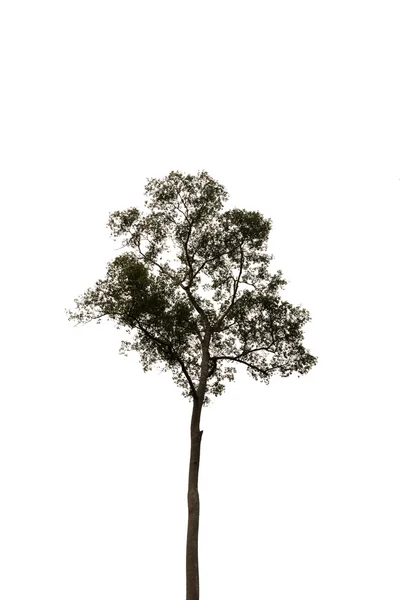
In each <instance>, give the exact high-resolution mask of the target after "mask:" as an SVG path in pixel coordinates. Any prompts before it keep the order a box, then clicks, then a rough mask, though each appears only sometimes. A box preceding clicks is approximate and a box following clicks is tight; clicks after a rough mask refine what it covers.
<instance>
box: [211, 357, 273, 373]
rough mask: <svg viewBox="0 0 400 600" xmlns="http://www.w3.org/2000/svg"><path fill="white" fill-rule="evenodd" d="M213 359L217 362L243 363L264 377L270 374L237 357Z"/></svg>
mask: <svg viewBox="0 0 400 600" xmlns="http://www.w3.org/2000/svg"><path fill="white" fill-rule="evenodd" d="M239 356H240V355H239ZM213 359H215V361H217V360H234V361H236V362H239V363H242V364H244V365H247V366H248V367H250V368H251V369H254V370H255V371H258V372H259V373H262V374H263V375H267V374H268V370H266V369H262V368H261V367H257V366H256V365H252V364H251V363H249V362H247V361H245V360H242V359H241V358H239V357H237V356H214V357H213Z"/></svg>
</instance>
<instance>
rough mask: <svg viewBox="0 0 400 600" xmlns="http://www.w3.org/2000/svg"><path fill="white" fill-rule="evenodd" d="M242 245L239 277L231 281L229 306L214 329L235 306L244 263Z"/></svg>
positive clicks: (241, 248) (241, 247)
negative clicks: (231, 289) (231, 288)
mask: <svg viewBox="0 0 400 600" xmlns="http://www.w3.org/2000/svg"><path fill="white" fill-rule="evenodd" d="M243 244H244V242H241V244H240V267H239V275H238V278H237V279H233V280H234V282H235V283H234V285H233V295H232V300H231V303H230V305H229V306H228V308H227V309H226V311H225V312H224V313H223V315H222V316H221V317H220V318H219V319H218V320H217V323H216V327H218V326H219V325H220V324H221V323H222V322H223V320H224V319H225V317H226V316H227V315H228V313H229V312H230V311H231V310H232V307H233V305H234V304H235V300H236V294H237V291H238V288H239V282H240V277H241V276H242V271H243V262H244V252H243Z"/></svg>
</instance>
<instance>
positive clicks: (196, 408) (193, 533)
mask: <svg viewBox="0 0 400 600" xmlns="http://www.w3.org/2000/svg"><path fill="white" fill-rule="evenodd" d="M200 414H201V404H200V403H199V402H198V401H194V402H193V412H192V422H191V427H190V465H189V485H188V497H187V499H188V530H187V543H186V600H199V553H198V539H199V517H200V500H199V490H198V480H199V464H200V445H201V436H202V434H203V432H202V431H200Z"/></svg>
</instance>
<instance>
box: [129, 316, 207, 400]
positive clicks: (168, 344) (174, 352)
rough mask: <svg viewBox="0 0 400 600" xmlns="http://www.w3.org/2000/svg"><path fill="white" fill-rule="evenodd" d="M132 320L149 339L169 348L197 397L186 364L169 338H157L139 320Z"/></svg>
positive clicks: (195, 396)
mask: <svg viewBox="0 0 400 600" xmlns="http://www.w3.org/2000/svg"><path fill="white" fill-rule="evenodd" d="M134 321H135V322H136V324H137V327H138V328H139V329H140V331H142V333H143V334H144V335H145V336H146V337H148V338H149V339H151V340H153V341H154V342H155V343H156V344H160V345H161V346H165V347H167V348H168V349H169V351H170V354H171V357H172V358H175V360H176V361H177V362H178V363H179V364H180V366H181V369H182V372H183V374H184V375H185V377H186V379H187V381H188V383H189V387H190V391H191V392H192V396H193V398H194V399H197V391H196V388H195V386H194V384H193V381H192V378H191V377H190V375H189V372H188V370H187V368H186V365H185V363H184V361H183V360H182V358H181V357H180V356H179V354H178V353H177V352H176V351H175V350H174V348H173V345H172V342H170V341H169V340H167V341H165V340H163V339H162V338H159V337H157V336H155V335H154V334H152V333H150V331H148V330H147V329H146V328H145V327H143V325H142V324H141V323H140V321H138V320H137V319H134Z"/></svg>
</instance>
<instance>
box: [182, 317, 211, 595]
mask: <svg viewBox="0 0 400 600" xmlns="http://www.w3.org/2000/svg"><path fill="white" fill-rule="evenodd" d="M210 337H211V332H210V329H209V327H207V328H206V333H205V336H204V340H203V356H202V361H201V373H200V381H199V386H198V389H197V394H196V397H195V398H193V411H192V421H191V424H190V464H189V483H188V496H187V500H188V530H187V543H186V600H199V597H200V591H199V550H198V542H199V517H200V499H199V490H198V482H199V466H200V447H201V437H202V435H203V432H202V431H200V416H201V409H202V406H203V402H204V397H205V392H206V386H207V373H208V364H209V359H210V355H209V351H208V348H209V345H210Z"/></svg>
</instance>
